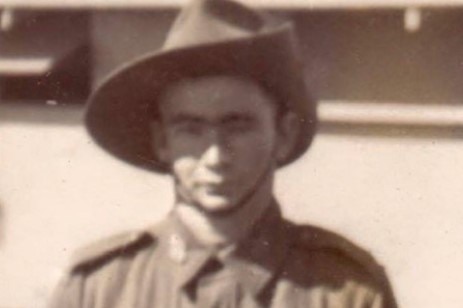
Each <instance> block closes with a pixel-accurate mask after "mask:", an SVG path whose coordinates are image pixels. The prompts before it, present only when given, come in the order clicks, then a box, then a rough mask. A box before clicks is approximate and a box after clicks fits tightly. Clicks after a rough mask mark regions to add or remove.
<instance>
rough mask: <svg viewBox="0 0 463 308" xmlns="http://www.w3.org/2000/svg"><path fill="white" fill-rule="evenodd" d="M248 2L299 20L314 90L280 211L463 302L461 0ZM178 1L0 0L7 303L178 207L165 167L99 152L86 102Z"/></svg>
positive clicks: (39, 297)
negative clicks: (313, 113)
mask: <svg viewBox="0 0 463 308" xmlns="http://www.w3.org/2000/svg"><path fill="white" fill-rule="evenodd" d="M243 2H245V3H248V4H249V5H252V6H256V7H261V8H262V9H264V10H269V11H272V12H274V13H275V14H279V15H281V16H283V17H285V18H289V19H292V20H293V21H294V22H295V25H296V27H297V31H298V35H299V38H300V40H301V45H302V50H303V55H304V59H305V63H306V80H307V85H308V86H309V88H310V89H311V91H312V93H313V96H314V97H316V98H317V99H318V101H319V106H318V110H319V115H320V119H321V125H320V131H319V134H318V135H317V137H316V139H315V142H314V144H313V145H312V147H311V149H310V150H309V152H308V153H307V154H306V155H305V156H304V157H303V158H302V159H301V160H299V161H298V162H296V163H295V164H293V165H291V166H289V167H286V168H284V169H282V170H281V171H280V172H279V173H280V174H279V176H278V181H277V185H276V190H277V196H278V199H279V200H280V202H281V203H282V204H283V210H284V214H285V216H287V217H288V218H290V219H293V220H295V221H298V222H309V223H313V224H317V225H320V226H323V227H326V228H329V229H331V230H334V231H337V232H340V233H342V234H344V235H346V236H347V237H348V238H350V239H351V240H353V241H355V242H357V243H358V244H360V245H361V246H363V247H365V248H367V250H369V251H371V252H372V254H373V255H374V256H375V257H376V258H377V259H378V260H379V262H380V263H382V264H383V265H384V266H385V267H386V269H387V272H388V274H389V276H390V279H391V282H392V286H393V288H394V291H395V294H396V296H397V300H398V303H399V305H400V307H420V308H435V307H445V308H460V307H462V305H463V293H462V292H461V290H460V289H461V286H462V285H463V275H462V273H463V227H462V224H463V204H462V203H463V180H462V177H463V101H462V99H463V1H458V0H453V1H451V0H442V1H438V0H434V1H432V0H428V1H426V0H414V1H413V0H391V1H386V0H376V1H375V0H363V1H362V0H243ZM183 3H184V1H182V0H170V1H169V0H149V1H148V0H133V1H128V0H98V1H90V0H66V1H58V0H36V1H34V0H2V1H1V2H0V308H25V307H45V303H46V301H47V298H48V296H49V294H50V292H51V290H52V289H53V288H54V286H55V284H56V282H57V280H58V279H59V277H60V275H61V274H62V271H63V268H64V267H65V265H66V262H67V260H68V258H69V256H70V254H71V253H72V251H74V250H75V249H76V248H77V247H79V246H82V245H84V244H86V243H88V242H90V241H93V240H95V239H97V238H101V237H104V236H106V235H109V234H112V233H114V232H118V231H121V230H129V229H134V228H142V227H144V226H146V225H149V224H152V223H155V222H156V221H158V220H159V219H161V218H162V217H163V216H164V215H165V214H166V213H167V211H169V209H170V207H171V205H172V201H173V197H172V189H171V186H172V185H171V182H170V179H169V178H168V177H163V176H158V175H155V174H152V173H149V172H145V171H139V170H136V169H135V168H133V167H130V166H128V165H124V164H122V163H120V162H119V161H117V160H116V159H114V158H112V157H110V156H109V155H108V154H106V153H104V152H103V151H102V150H101V149H99V148H98V147H97V146H96V145H95V144H94V143H93V142H92V140H90V138H89V137H88V136H87V134H86V132H85V129H84V127H83V125H82V115H83V110H84V102H85V99H86V97H87V96H88V95H89V93H90V91H91V89H92V88H93V87H95V86H96V85H97V84H98V83H99V82H100V81H101V79H102V78H103V77H104V76H105V75H106V74H107V73H108V72H109V71H111V70H112V69H114V68H115V67H116V66H118V65H119V64H121V63H123V62H124V61H126V60H128V59H131V58H132V57H134V56H137V55H140V54H143V53H144V52H147V51H151V50H152V49H155V48H158V47H159V46H160V45H161V44H162V42H163V39H164V38H165V35H166V31H167V30H168V29H169V27H170V25H171V23H172V21H173V18H174V17H175V14H176V12H177V11H178V9H179V7H180V6H181V5H182V4H183Z"/></svg>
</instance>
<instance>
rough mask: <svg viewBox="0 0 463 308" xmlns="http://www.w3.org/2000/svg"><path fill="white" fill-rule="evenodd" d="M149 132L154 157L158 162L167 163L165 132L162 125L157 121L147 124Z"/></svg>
mask: <svg viewBox="0 0 463 308" xmlns="http://www.w3.org/2000/svg"><path fill="white" fill-rule="evenodd" d="M149 130H150V134H151V149H152V151H153V153H154V156H155V157H157V159H159V161H160V162H162V163H164V164H167V163H168V150H167V140H166V135H165V132H164V130H163V128H162V123H161V122H160V121H159V120H154V121H151V122H150V123H149Z"/></svg>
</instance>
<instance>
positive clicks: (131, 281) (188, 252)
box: [51, 205, 396, 308]
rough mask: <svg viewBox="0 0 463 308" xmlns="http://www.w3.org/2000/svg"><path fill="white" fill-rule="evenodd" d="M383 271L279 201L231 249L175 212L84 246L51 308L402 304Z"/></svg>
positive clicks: (376, 307) (373, 307) (366, 307)
mask: <svg viewBox="0 0 463 308" xmlns="http://www.w3.org/2000/svg"><path fill="white" fill-rule="evenodd" d="M385 277H386V276H385V275H384V273H383V270H382V268H381V267H380V266H378V265H377V264H376V263H375V261H374V260H373V259H372V258H371V256H370V255H369V254H368V253H366V252H364V251H362V250H361V249H359V248H358V247H356V246H355V245H353V244H352V243H350V242H348V241H347V240H345V239H343V238H341V237H339V236H337V235H334V234H332V233H329V232H327V231H324V230H321V229H319V228H315V227H311V226H297V225H295V224H293V223H291V222H288V221H286V220H284V219H283V218H282V217H281V215H280V211H279V208H278V206H276V205H275V206H272V207H271V209H270V210H268V211H267V213H266V214H265V215H264V217H263V218H262V219H261V220H260V221H259V222H258V223H257V225H256V227H255V228H254V229H253V231H252V232H251V234H250V236H248V237H247V238H246V239H245V240H244V241H243V242H241V243H239V244H237V246H236V247H232V248H230V249H229V251H226V252H216V251H213V250H211V249H208V248H206V247H203V246H201V245H200V244H199V243H198V242H197V241H196V240H195V239H194V237H193V236H192V235H191V233H190V232H189V231H188V230H187V229H186V228H185V227H184V226H183V224H182V222H181V221H180V220H179V218H178V217H177V215H176V214H175V211H174V212H173V213H172V214H171V215H169V216H168V217H167V219H166V220H165V221H164V222H162V223H160V224H159V225H157V226H155V227H153V228H150V229H148V230H146V231H143V232H138V233H133V234H124V235H121V236H118V237H114V238H112V239H109V240H105V241H103V242H101V243H98V244H96V245H92V246H90V247H89V248H86V249H84V250H82V251H81V252H80V253H78V255H77V258H76V260H75V261H74V263H73V265H72V267H71V268H70V271H69V275H68V277H67V278H66V279H65V280H64V281H63V282H62V284H61V286H60V287H59V288H58V290H57V292H56V294H55V297H54V300H53V303H52V305H51V307H52V308H63V307H66V308H154V307H162V308H174V307H175V308H191V307H201V308H222V307H223V308H225V307H226V308H228V307H230V308H232V307H246V308H254V307H255V308H257V307H274V308H276V307H281V308H283V307H285V308H293V307H310V308H395V307H396V304H395V301H394V298H393V296H392V292H391V290H390V288H389V284H388V282H387V280H386V278H385Z"/></svg>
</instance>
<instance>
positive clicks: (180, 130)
mask: <svg viewBox="0 0 463 308" xmlns="http://www.w3.org/2000/svg"><path fill="white" fill-rule="evenodd" d="M174 132H175V133H177V134H185V135H199V134H202V133H203V132H204V125H202V124H201V123H196V122H185V123H179V124H177V125H176V126H175V127H174Z"/></svg>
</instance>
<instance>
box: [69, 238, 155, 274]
mask: <svg viewBox="0 0 463 308" xmlns="http://www.w3.org/2000/svg"><path fill="white" fill-rule="evenodd" d="M155 240H156V239H155V237H154V236H153V235H152V234H151V233H149V232H144V231H138V232H125V233H121V234H118V235H115V236H112V237H109V238H107V239H103V240H100V241H98V242H95V243H93V244H90V245H88V246H86V247H84V248H82V249H80V250H78V251H77V253H75V254H74V256H73V258H72V261H71V267H70V269H71V272H81V271H88V270H91V269H93V268H97V267H99V266H100V265H102V264H104V263H106V262H108V261H109V260H111V259H113V258H115V257H116V256H121V255H126V254H130V253H134V252H136V251H138V250H140V249H143V248H144V247H147V246H149V245H151V244H152V243H154V242H155Z"/></svg>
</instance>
